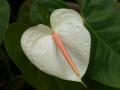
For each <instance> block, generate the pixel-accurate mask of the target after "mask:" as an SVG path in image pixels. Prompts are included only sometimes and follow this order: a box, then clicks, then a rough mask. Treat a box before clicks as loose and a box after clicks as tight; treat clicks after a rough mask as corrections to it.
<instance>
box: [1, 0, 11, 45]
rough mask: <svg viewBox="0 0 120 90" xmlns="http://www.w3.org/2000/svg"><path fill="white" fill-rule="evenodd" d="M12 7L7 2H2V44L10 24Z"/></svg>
mask: <svg viewBox="0 0 120 90" xmlns="http://www.w3.org/2000/svg"><path fill="white" fill-rule="evenodd" d="M9 15H10V7H9V5H8V3H7V1H6V0H0V44H1V43H2V41H3V36H4V31H5V29H6V27H7V25H8V23H9Z"/></svg>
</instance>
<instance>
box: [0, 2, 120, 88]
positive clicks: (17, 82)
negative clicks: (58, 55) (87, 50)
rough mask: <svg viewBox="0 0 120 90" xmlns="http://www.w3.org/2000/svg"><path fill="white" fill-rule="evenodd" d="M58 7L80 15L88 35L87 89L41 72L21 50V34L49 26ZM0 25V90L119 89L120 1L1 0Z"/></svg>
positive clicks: (85, 80) (85, 78)
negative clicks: (36, 27)
mask: <svg viewBox="0 0 120 90" xmlns="http://www.w3.org/2000/svg"><path fill="white" fill-rule="evenodd" d="M57 8H74V9H75V10H77V11H78V12H80V13H81V15H82V16H83V17H84V19H85V20H84V24H85V25H86V27H87V28H88V29H89V30H90V32H91V35H92V39H93V41H92V47H91V48H92V49H91V61H90V65H89V68H88V71H87V73H86V75H85V76H84V78H83V81H84V83H85V84H86V85H87V88H85V87H84V86H83V85H82V84H81V83H77V82H71V81H65V80H61V79H58V78H56V77H53V76H50V75H47V74H45V73H43V72H41V71H40V70H38V69H37V68H36V67H35V66H34V65H32V64H31V63H30V62H29V60H28V59H27V58H26V56H25V55H24V54H23V52H22V50H21V46H20V38H21V35H22V33H23V32H24V31H25V30H26V29H27V28H28V27H30V26H33V25H36V24H39V23H43V24H46V25H50V24H49V16H50V13H51V12H52V11H53V10H55V9H57ZM0 23H1V25H0V90H66V89H68V90H120V89H119V88H120V70H119V69H120V4H119V0H118V1H117V0H91V1H90V0H84V1H83V0H76V1H75V0H63V1H62V0H33V1H32V0H0ZM94 29H95V30H94ZM113 30H114V31H113ZM110 37H111V38H110ZM113 41H114V42H113ZM111 42H112V43H111ZM111 47H112V50H111ZM95 56H96V57H95ZM96 60H97V61H96Z"/></svg>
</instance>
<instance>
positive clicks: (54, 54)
mask: <svg viewBox="0 0 120 90" xmlns="http://www.w3.org/2000/svg"><path fill="white" fill-rule="evenodd" d="M51 25H52V28H53V30H51V29H50V28H49V27H47V26H45V25H42V24H39V25H37V26H34V27H31V28H29V29H27V30H26V31H25V32H24V33H23V35H22V38H21V46H22V48H23V51H24V53H25V54H26V56H27V57H28V58H29V59H30V61H31V62H32V63H33V64H34V65H35V66H36V67H38V68H39V69H40V70H42V71H43V72H45V73H48V74H50V75H53V76H56V77H59V78H61V79H65V80H72V81H78V82H81V78H82V77H83V75H84V74H85V72H86V69H87V66H88V63H89V53H90V41H91V39H90V34H89V32H88V31H87V30H86V28H85V27H84V25H83V22H82V18H81V17H80V15H79V14H78V13H77V12H75V11H73V10H70V9H57V10H55V11H54V12H53V13H52V16H51ZM53 32H57V33H58V34H60V36H61V38H62V40H63V42H64V44H65V47H66V49H67V50H68V52H69V53H70V55H71V57H72V59H73V61H74V62H75V64H76V65H77V67H78V68H79V70H80V77H78V76H77V75H76V74H75V73H74V72H73V70H72V69H71V67H70V65H69V64H68V63H67V61H66V60H65V58H64V56H63V54H62V53H61V51H60V50H59V48H58V47H56V43H55V42H54V40H53V38H52V34H53Z"/></svg>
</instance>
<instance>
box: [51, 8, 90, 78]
mask: <svg viewBox="0 0 120 90" xmlns="http://www.w3.org/2000/svg"><path fill="white" fill-rule="evenodd" d="M50 21H51V26H52V29H53V30H54V31H55V32H57V33H58V34H59V35H60V36H61V38H62V40H63V42H64V44H65V46H66V48H67V49H68V50H69V53H70V55H71V56H72V59H73V61H74V62H75V63H76V65H77V66H78V68H79V70H80V77H83V75H84V74H85V72H86V70H87V67H88V64H89V56H90V45H91V37H90V33H89V32H88V31H87V29H86V28H85V27H84V25H83V20H82V18H81V16H80V15H79V13H77V12H76V11H74V10H71V9H57V10H55V11H54V12H53V13H52V15H51V17H50Z"/></svg>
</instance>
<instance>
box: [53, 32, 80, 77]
mask: <svg viewBox="0 0 120 90" xmlns="http://www.w3.org/2000/svg"><path fill="white" fill-rule="evenodd" d="M52 37H53V40H54V41H55V43H56V45H57V46H58V48H59V49H60V50H61V52H62V54H63V55H64V57H65V59H66V61H67V62H68V64H69V65H70V66H71V68H72V70H73V71H74V72H75V74H76V75H77V76H80V71H79V69H78V68H77V66H76V64H75V63H74V62H73V60H72V58H71V57H70V55H69V53H68V51H67V50H66V48H65V47H64V44H63V42H62V40H61V37H60V36H59V34H57V33H53V35H52Z"/></svg>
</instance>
